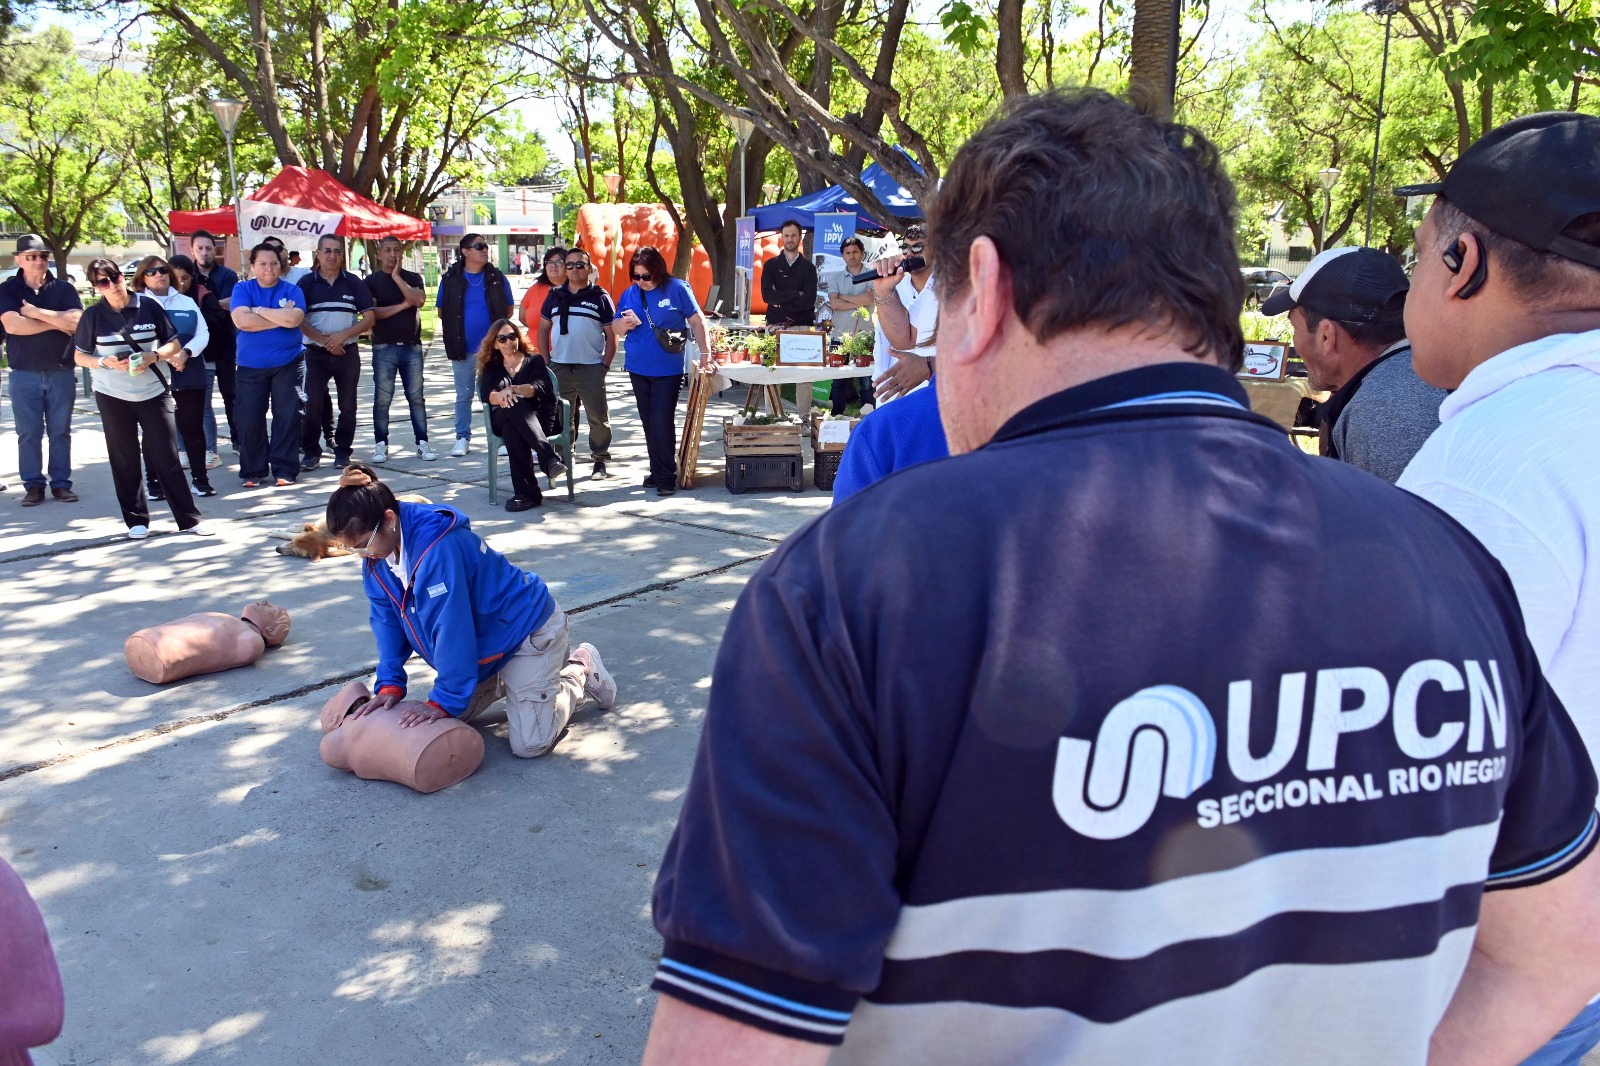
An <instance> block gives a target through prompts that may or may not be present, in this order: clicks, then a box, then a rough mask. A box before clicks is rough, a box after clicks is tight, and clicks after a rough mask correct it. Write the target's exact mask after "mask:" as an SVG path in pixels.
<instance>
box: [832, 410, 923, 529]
mask: <svg viewBox="0 0 1600 1066" xmlns="http://www.w3.org/2000/svg"><path fill="white" fill-rule="evenodd" d="M949 454H950V445H949V444H948V443H947V442H946V441H945V439H944V423H943V422H941V421H940V420H939V392H938V390H937V389H936V388H935V383H934V381H933V380H932V379H929V381H928V385H927V387H926V388H921V389H916V390H915V391H913V392H910V393H907V394H906V395H905V396H902V397H900V398H899V399H898V400H895V401H894V402H893V403H887V404H884V405H883V406H882V407H879V408H875V409H874V410H872V411H870V412H868V414H867V415H866V417H864V418H863V419H862V420H861V424H860V425H858V426H856V428H855V429H854V430H853V431H852V432H851V433H850V443H849V444H847V445H845V449H844V455H843V456H842V457H841V458H840V460H839V473H838V474H837V475H836V476H835V478H834V480H833V502H834V504H835V505H838V503H839V502H840V501H841V500H845V499H848V498H849V497H851V496H854V495H855V494H856V493H858V492H860V491H861V490H862V489H864V488H866V487H867V486H868V485H871V484H873V483H874V482H877V481H881V480H883V479H884V478H886V477H888V476H889V475H890V474H892V473H894V472H895V471H896V470H904V469H905V468H906V467H908V466H916V465H917V464H918V463H927V462H932V461H933V460H935V459H943V458H945V457H946V456H948V455H949Z"/></svg>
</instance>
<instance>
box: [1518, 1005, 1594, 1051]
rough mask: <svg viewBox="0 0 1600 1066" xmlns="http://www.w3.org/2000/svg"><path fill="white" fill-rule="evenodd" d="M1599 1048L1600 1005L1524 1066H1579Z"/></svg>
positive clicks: (1583, 1013)
mask: <svg viewBox="0 0 1600 1066" xmlns="http://www.w3.org/2000/svg"><path fill="white" fill-rule="evenodd" d="M1597 1044H1600V1003H1591V1004H1589V1005H1588V1006H1587V1007H1585V1008H1583V1010H1582V1011H1581V1012H1580V1013H1579V1014H1578V1016H1577V1017H1576V1018H1574V1019H1572V1021H1570V1022H1568V1023H1567V1027H1566V1028H1565V1029H1563V1030H1561V1032H1559V1033H1557V1034H1556V1035H1555V1036H1552V1037H1551V1038H1550V1042H1549V1043H1548V1044H1546V1045H1545V1046H1544V1047H1542V1048H1540V1049H1539V1050H1538V1051H1535V1052H1534V1053H1533V1054H1532V1055H1529V1056H1528V1057H1527V1058H1525V1059H1523V1060H1522V1066H1578V1064H1579V1063H1581V1062H1582V1061H1583V1057H1584V1056H1585V1055H1587V1054H1588V1053H1589V1051H1590V1049H1591V1048H1593V1047H1595V1045H1597Z"/></svg>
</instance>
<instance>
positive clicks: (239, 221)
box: [223, 133, 246, 268]
mask: <svg viewBox="0 0 1600 1066" xmlns="http://www.w3.org/2000/svg"><path fill="white" fill-rule="evenodd" d="M223 139H224V140H226V141H227V142H228V181H229V183H230V184H231V185H232V186H233V228H234V230H235V231H237V233H238V238H237V240H238V243H239V266H240V267H241V268H243V267H245V266H246V264H245V261H244V216H243V215H242V214H241V213H240V211H241V209H240V205H239V176H238V175H237V174H235V173H234V171H233V134H231V133H230V134H228V135H227V136H226V137H225V138H223Z"/></svg>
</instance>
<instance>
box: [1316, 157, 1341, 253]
mask: <svg viewBox="0 0 1600 1066" xmlns="http://www.w3.org/2000/svg"><path fill="white" fill-rule="evenodd" d="M1343 173H1344V171H1342V170H1340V169H1339V168H1338V167H1323V168H1322V169H1321V170H1319V171H1317V181H1319V182H1321V184H1322V247H1321V248H1318V249H1317V251H1319V252H1322V251H1327V248H1328V216H1329V215H1330V214H1332V213H1333V187H1334V186H1335V185H1337V184H1338V182H1339V175H1340V174H1343Z"/></svg>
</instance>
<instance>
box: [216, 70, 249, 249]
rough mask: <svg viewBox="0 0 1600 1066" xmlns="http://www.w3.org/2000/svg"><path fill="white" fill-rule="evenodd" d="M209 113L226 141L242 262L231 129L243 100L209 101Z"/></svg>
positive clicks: (241, 219) (241, 217)
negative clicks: (213, 116)
mask: <svg viewBox="0 0 1600 1066" xmlns="http://www.w3.org/2000/svg"><path fill="white" fill-rule="evenodd" d="M211 113H212V114H213V115H215V116H217V125H218V126H221V127H222V139H223V140H224V141H226V142H228V184H229V185H230V186H231V187H232V188H233V225H234V231H235V232H236V233H237V234H238V237H237V238H236V239H237V241H238V244H239V262H240V264H241V265H243V263H244V215H243V214H242V212H241V209H240V207H239V176H238V174H237V173H235V172H234V169H233V131H234V130H235V129H237V128H238V126H239V116H240V115H242V114H244V101H243V100H233V99H230V98H229V97H226V96H224V97H222V98H221V99H218V100H213V101H211Z"/></svg>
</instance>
